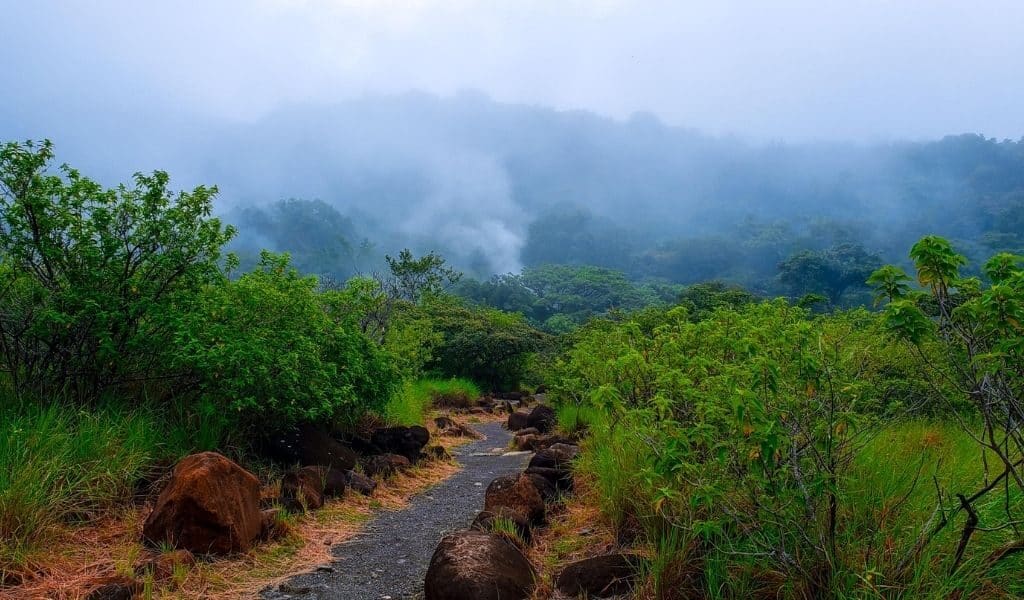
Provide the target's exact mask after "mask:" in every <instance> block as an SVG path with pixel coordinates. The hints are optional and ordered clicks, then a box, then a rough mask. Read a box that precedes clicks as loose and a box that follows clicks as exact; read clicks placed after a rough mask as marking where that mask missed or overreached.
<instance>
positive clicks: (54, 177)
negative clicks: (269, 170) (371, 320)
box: [0, 141, 235, 399]
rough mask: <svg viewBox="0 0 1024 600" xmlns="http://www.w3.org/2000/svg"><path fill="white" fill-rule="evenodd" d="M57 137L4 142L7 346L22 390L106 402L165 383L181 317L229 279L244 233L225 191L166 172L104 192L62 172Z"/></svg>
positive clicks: (2, 270)
mask: <svg viewBox="0 0 1024 600" xmlns="http://www.w3.org/2000/svg"><path fill="white" fill-rule="evenodd" d="M52 160H53V147H52V145H51V144H50V142H48V141H44V142H42V143H39V144H36V143H32V142H26V143H24V144H20V143H8V144H5V145H3V146H2V147H0V350H2V352H3V360H4V363H3V364H4V369H5V370H6V371H7V372H8V373H9V375H10V376H11V378H12V381H13V382H14V385H15V387H17V388H21V389H24V388H34V389H36V390H37V391H43V390H48V391H53V390H65V391H68V392H71V393H73V394H74V395H76V396H78V397H79V398H86V399H87V398H95V397H96V396H97V395H99V394H100V393H101V392H103V391H104V390H106V389H108V388H111V387H114V386H120V385H126V384H139V383H144V382H146V381H147V380H150V379H151V378H154V377H163V376H166V375H167V373H164V372H162V371H161V367H162V366H163V364H164V357H165V354H166V352H168V351H169V350H170V349H171V346H172V345H171V343H170V341H171V339H172V334H173V331H174V328H175V326H176V322H175V321H176V319H177V317H178V316H180V314H181V313H182V312H183V311H187V310H188V308H187V307H188V306H189V305H190V304H191V303H192V302H193V301H194V299H195V297H196V296H197V294H198V292H199V291H200V290H201V289H202V288H203V287H204V286H205V285H207V284H209V283H211V282H213V281H216V280H217V279H218V278H219V277H220V269H219V266H218V261H219V259H220V252H221V247H222V246H223V245H224V244H225V243H226V242H227V241H228V240H229V239H230V238H231V237H232V236H233V235H234V233H235V231H234V229H233V228H231V227H224V226H223V225H222V224H221V222H220V221H219V220H218V219H216V218H213V217H211V213H212V210H213V198H214V196H215V195H216V193H217V188H215V187H203V186H200V187H197V188H195V189H194V190H192V191H191V192H180V193H177V194H175V193H172V192H171V191H170V190H169V188H168V185H169V177H168V175H167V174H166V173H164V172H162V171H156V172H154V173H153V174H151V175H143V174H141V173H136V174H135V176H134V180H133V184H132V185H130V186H129V185H121V186H118V187H117V188H116V189H104V188H103V187H101V186H100V185H99V184H97V183H95V182H93V181H91V180H90V179H88V178H86V177H84V176H82V175H81V174H80V173H79V172H78V171H76V170H74V169H72V168H70V167H68V166H66V165H65V166H62V167H61V168H60V169H59V173H57V174H54V173H52V172H50V165H51V162H52Z"/></svg>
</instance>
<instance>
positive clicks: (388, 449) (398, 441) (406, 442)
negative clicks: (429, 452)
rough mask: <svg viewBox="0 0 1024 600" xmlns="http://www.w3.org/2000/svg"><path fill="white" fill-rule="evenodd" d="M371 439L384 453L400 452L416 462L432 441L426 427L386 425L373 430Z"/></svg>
mask: <svg viewBox="0 0 1024 600" xmlns="http://www.w3.org/2000/svg"><path fill="white" fill-rule="evenodd" d="M370 441H371V442H372V443H373V445H374V446H376V447H378V448H380V449H381V452H382V453H384V454H399V455H401V456H404V457H405V458H407V459H409V462H416V460H417V459H419V457H420V452H421V451H422V450H423V447H424V446H426V445H427V442H429V441H430V432H429V431H427V429H426V427H420V426H419V425H414V426H412V427H402V426H398V427H385V428H383V429H378V430H376V431H374V432H373V435H372V436H371V437H370Z"/></svg>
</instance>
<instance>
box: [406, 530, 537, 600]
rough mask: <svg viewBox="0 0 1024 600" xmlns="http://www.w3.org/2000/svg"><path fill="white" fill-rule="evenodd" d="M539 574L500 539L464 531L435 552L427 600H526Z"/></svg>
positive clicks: (430, 568)
mask: <svg viewBox="0 0 1024 600" xmlns="http://www.w3.org/2000/svg"><path fill="white" fill-rule="evenodd" d="M535 576H536V574H535V572H534V570H533V566H532V565H531V564H530V561H528V560H527V559H526V557H525V556H523V553H522V552H521V551H520V550H519V549H518V548H516V547H515V546H514V545H512V544H511V543H509V542H507V541H505V540H504V539H502V538H501V537H500V536H497V535H494V534H490V533H485V532H482V531H475V530H469V531H460V532H458V533H453V534H451V535H448V536H446V537H445V538H444V539H442V540H441V543H440V544H438V546H437V549H436V550H434V555H433V556H432V557H431V558H430V566H429V567H428V568H427V576H426V578H425V580H424V585H423V588H424V590H423V591H424V599H425V600H526V599H527V598H529V597H530V594H531V593H532V592H533V587H534V578H535Z"/></svg>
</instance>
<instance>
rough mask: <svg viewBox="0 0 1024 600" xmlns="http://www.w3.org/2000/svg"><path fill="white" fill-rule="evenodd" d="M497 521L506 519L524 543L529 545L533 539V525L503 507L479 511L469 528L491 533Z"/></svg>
mask: <svg viewBox="0 0 1024 600" xmlns="http://www.w3.org/2000/svg"><path fill="white" fill-rule="evenodd" d="M497 519H508V520H509V521H510V522H511V523H512V525H513V526H514V527H515V529H516V532H517V533H518V534H519V537H520V538H521V539H522V540H523V541H524V542H526V543H529V542H530V540H531V539H533V525H532V524H531V523H530V521H529V520H527V519H525V518H523V516H522V515H520V514H519V513H517V512H515V511H513V510H511V509H509V508H507V507H504V506H501V507H498V509H497V510H494V511H490V510H484V511H481V512H480V513H479V514H478V515H477V516H476V518H475V519H473V524H472V525H471V526H470V527H471V528H472V529H477V530H479V531H486V532H488V533H493V532H494V529H493V527H494V522H495V520H497Z"/></svg>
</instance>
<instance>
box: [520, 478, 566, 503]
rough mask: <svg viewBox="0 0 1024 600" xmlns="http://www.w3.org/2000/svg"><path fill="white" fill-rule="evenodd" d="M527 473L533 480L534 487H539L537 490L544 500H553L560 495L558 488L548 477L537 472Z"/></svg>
mask: <svg viewBox="0 0 1024 600" xmlns="http://www.w3.org/2000/svg"><path fill="white" fill-rule="evenodd" d="M525 475H526V476H527V477H529V478H530V481H532V482H533V487H535V488H537V492H538V493H539V494H540V497H541V498H542V499H543V500H544V502H551V501H552V500H554V499H555V498H557V497H558V488H557V487H555V484H554V483H553V482H552V481H550V480H549V479H548V478H547V477H544V476H543V475H540V474H537V473H526V474H525Z"/></svg>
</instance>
